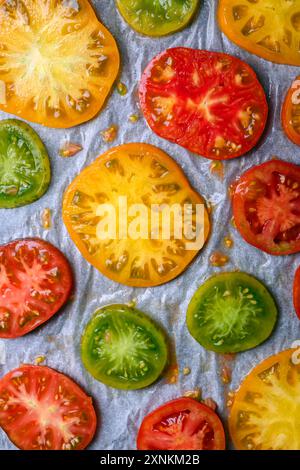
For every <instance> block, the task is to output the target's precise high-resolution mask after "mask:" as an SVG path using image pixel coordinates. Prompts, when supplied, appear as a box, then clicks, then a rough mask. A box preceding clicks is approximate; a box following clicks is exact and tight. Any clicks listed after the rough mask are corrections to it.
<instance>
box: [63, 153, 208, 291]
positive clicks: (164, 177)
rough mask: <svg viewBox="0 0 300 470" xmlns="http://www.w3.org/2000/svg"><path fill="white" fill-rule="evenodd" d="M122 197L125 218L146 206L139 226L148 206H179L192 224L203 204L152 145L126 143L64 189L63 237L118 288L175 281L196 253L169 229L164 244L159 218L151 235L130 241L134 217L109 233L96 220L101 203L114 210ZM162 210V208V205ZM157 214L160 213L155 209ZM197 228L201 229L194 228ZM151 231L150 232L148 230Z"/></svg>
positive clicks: (148, 214)
mask: <svg viewBox="0 0 300 470" xmlns="http://www.w3.org/2000/svg"><path fill="white" fill-rule="evenodd" d="M120 197H121V198H123V197H124V198H126V205H127V208H128V213H129V210H130V208H132V205H135V204H140V205H141V206H144V207H145V210H146V215H145V213H142V214H140V219H141V226H144V225H146V226H147V228H148V227H149V226H151V225H150V224H151V222H150V223H149V221H151V211H152V207H153V205H157V206H158V207H164V206H166V205H169V206H170V207H171V206H173V204H178V205H179V206H180V207H182V208H183V207H184V205H185V204H189V205H190V207H191V208H192V221H191V222H192V224H196V225H198V224H197V221H196V217H197V215H196V205H198V204H199V205H202V206H203V204H204V201H203V199H202V198H201V196H199V194H197V193H196V192H195V191H194V190H193V189H192V188H191V186H190V184H189V182H188V181H187V179H186V177H185V175H184V174H183V172H182V170H181V169H180V167H179V166H178V165H177V164H176V163H175V161H173V160H172V159H171V158H170V157H169V156H168V155H166V154H165V153H164V152H162V151H161V150H159V149H158V148H156V147H153V146H152V145H147V144H125V145H121V146H119V147H116V148H113V149H111V150H109V151H108V152H106V153H105V154H103V155H102V156H100V157H99V158H97V159H96V160H95V162H94V163H92V165H90V166H89V167H87V168H86V169H84V170H83V171H82V172H81V173H80V175H79V176H77V177H76V178H75V180H74V181H73V182H72V183H71V185H70V186H69V188H68V189H67V191H66V193H65V196H64V202H63V219H64V222H65V224H66V227H67V229H68V232H69V234H70V236H71V238H72V240H73V241H74V243H75V244H76V246H77V248H78V249H79V250H80V251H81V253H82V255H83V256H84V257H85V258H86V259H87V261H89V262H90V263H91V264H92V265H93V266H95V267H96V268H97V269H99V271H101V273H103V274H104V275H105V276H107V277H109V278H110V279H112V280H114V281H116V282H120V283H121V284H125V285H129V286H136V287H149V286H156V285H159V284H163V283H165V282H168V281H170V280H171V279H174V278H175V277H177V276H178V275H179V274H181V273H182V271H184V270H185V269H186V268H187V266H188V265H189V263H190V262H191V261H192V259H193V258H194V257H195V256H196V255H197V253H198V251H199V250H200V249H201V247H202V245H201V246H200V247H199V249H198V248H197V249H190V248H189V247H188V245H187V243H188V241H187V239H186V237H185V235H184V234H183V237H182V239H181V238H178V237H177V238H176V237H175V235H176V234H175V231H174V227H173V229H172V227H171V230H170V237H169V239H167V238H165V239H164V238H163V235H162V224H163V222H162V218H161V217H160V218H159V221H158V222H157V225H156V226H155V227H152V228H154V229H156V228H157V229H158V230H157V238H156V239H153V237H151V233H148V235H147V237H143V236H142V233H141V235H140V236H139V235H138V234H137V236H136V237H135V238H136V239H135V238H133V237H132V236H130V233H129V232H130V226H131V222H134V218H131V217H126V215H125V216H124V217H123V216H122V221H123V222H122V225H125V233H123V232H124V227H123V229H122V233H120V226H121V223H120V220H119V219H120V217H117V219H118V220H117V221H116V230H115V233H114V234H111V233H110V231H107V232H106V231H105V229H104V227H102V225H103V224H104V218H103V217H102V216H101V213H102V210H101V208H102V207H103V204H109V205H110V207H111V206H112V207H113V208H114V210H115V213H116V214H119V213H121V212H120V210H119V207H120V205H119V201H120ZM163 205H164V206H163ZM159 210H160V209H159ZM203 224H204V226H202V229H201V230H202V231H203V240H204V241H203V243H204V242H205V240H206V239H207V237H208V234H209V225H210V224H209V217H208V213H207V211H206V209H205V207H204V222H203ZM199 228H200V226H199ZM149 232H150V230H149Z"/></svg>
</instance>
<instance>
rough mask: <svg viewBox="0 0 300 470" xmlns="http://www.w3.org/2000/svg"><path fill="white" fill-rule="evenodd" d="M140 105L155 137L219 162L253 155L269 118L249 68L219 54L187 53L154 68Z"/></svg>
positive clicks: (163, 58)
mask: <svg viewBox="0 0 300 470" xmlns="http://www.w3.org/2000/svg"><path fill="white" fill-rule="evenodd" d="M140 102H141V107H142V110H143V113H144V115H145V118H146V120H147V122H148V124H149V126H150V127H151V129H152V130H153V131H154V132H155V133H156V134H158V135H159V136H160V137H163V138H164V139H167V140H170V141H171V142H175V143H176V144H178V145H181V146H182V147H185V148H186V149H188V150H190V151H191V152H194V153H197V154H199V155H202V156H204V157H207V158H211V159H215V160H226V159H230V158H236V157H239V156H241V155H243V154H245V153H246V152H248V151H249V150H251V149H252V148H253V147H254V146H255V145H256V143H257V142H258V140H259V138H260V137H261V135H262V133H263V130H264V128H265V125H266V121H267V116H268V104H267V101H266V96H265V93H264V90H263V88H262V86H261V84H260V82H259V81H258V79H257V77H256V74H255V72H254V71H253V69H252V68H251V67H250V66H249V65H247V64H246V63H245V62H243V61H241V60H239V59H237V58H236V57H232V56H230V55H227V54H223V53H220V52H208V51H200V50H195V49H188V48H184V47H177V48H174V49H168V50H166V51H165V52H163V53H162V54H160V55H158V56H157V57H155V58H154V59H153V60H152V61H151V62H150V64H149V65H148V66H147V68H146V70H145V72H144V74H143V76H142V80H141V84H140Z"/></svg>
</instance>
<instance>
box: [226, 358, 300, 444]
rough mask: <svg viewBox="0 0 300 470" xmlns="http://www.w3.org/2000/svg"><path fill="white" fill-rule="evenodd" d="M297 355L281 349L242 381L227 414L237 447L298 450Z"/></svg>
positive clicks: (299, 386) (299, 382)
mask: <svg viewBox="0 0 300 470" xmlns="http://www.w3.org/2000/svg"><path fill="white" fill-rule="evenodd" d="M294 355H295V357H294ZM298 356H299V355H298V354H297V352H296V350H287V351H282V352H280V353H279V354H277V355H275V356H271V357H269V358H268V359H265V360H264V361H263V362H261V363H260V364H259V365H258V366H256V367H255V368H254V369H253V370H252V371H251V372H250V374H249V375H248V376H247V377H246V378H245V379H244V380H243V382H242V384H241V386H240V388H239V389H238V391H237V392H236V394H235V397H234V402H233V406H232V408H231V412H230V417H229V429H230V434H231V438H232V440H233V443H234V445H235V447H236V448H237V449H239V450H300V429H299V420H300V365H299V357H298Z"/></svg>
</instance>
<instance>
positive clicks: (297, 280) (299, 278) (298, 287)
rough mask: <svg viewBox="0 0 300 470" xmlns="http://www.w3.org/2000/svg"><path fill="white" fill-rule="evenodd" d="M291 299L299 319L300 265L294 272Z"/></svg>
mask: <svg viewBox="0 0 300 470" xmlns="http://www.w3.org/2000/svg"><path fill="white" fill-rule="evenodd" d="M293 300H294V307H295V310H296V313H297V315H298V317H299V319H300V266H299V268H298V269H297V271H296V272H295V277H294V286H293Z"/></svg>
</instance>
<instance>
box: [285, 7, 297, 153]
mask: <svg viewBox="0 0 300 470" xmlns="http://www.w3.org/2000/svg"><path fill="white" fill-rule="evenodd" d="M299 19H300V16H299ZM281 120H282V125H283V129H284V132H285V133H286V135H287V137H288V138H289V139H290V140H291V141H292V142H294V144H296V145H300V76H299V77H297V78H296V80H294V81H293V83H292V85H291V87H290V89H289V91H288V93H287V95H286V97H285V100H284V103H283V107H282V113H281Z"/></svg>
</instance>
